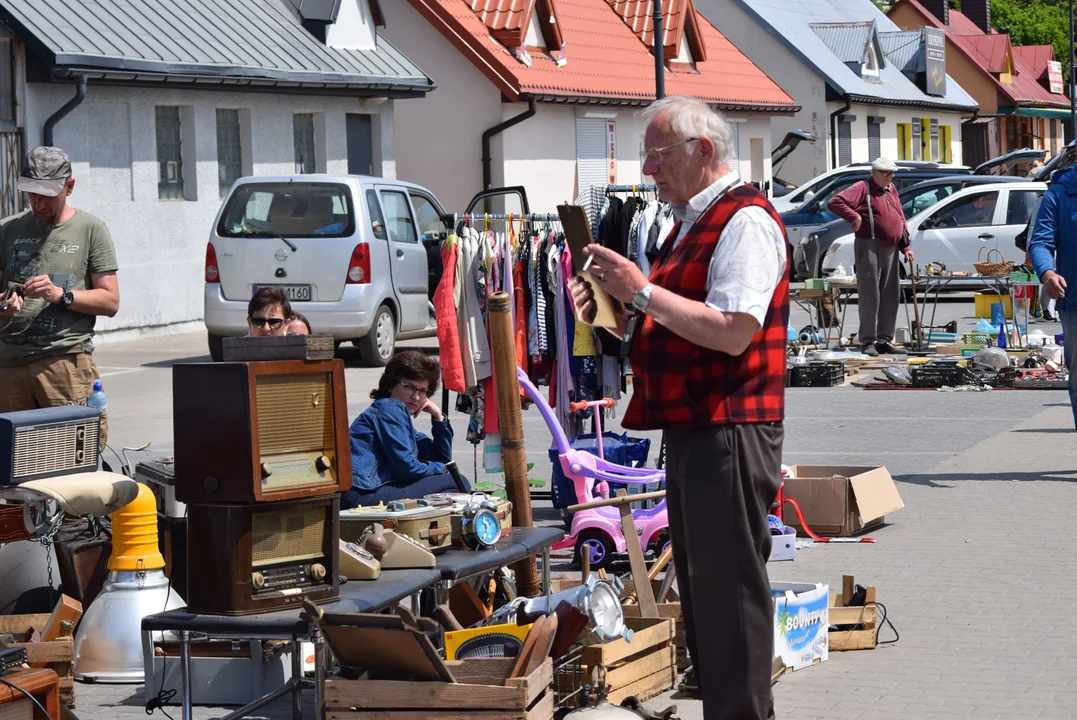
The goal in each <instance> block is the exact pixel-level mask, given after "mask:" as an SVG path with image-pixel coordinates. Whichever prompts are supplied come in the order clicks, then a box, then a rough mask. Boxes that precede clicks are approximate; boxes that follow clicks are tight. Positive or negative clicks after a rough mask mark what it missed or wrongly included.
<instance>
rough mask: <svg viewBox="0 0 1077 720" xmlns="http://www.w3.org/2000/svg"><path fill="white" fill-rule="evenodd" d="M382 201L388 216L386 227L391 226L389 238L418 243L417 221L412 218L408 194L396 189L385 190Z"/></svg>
mask: <svg viewBox="0 0 1077 720" xmlns="http://www.w3.org/2000/svg"><path fill="white" fill-rule="evenodd" d="M381 202H382V205H383V206H384V207H385V215H386V216H387V217H388V223H387V225H386V227H388V228H389V238H390V239H391V240H392V241H393V242H399V243H418V242H419V236H418V235H417V234H416V232H415V221H414V220H412V219H411V207H410V206H409V205H408V196H407V195H405V194H404V193H402V192H397V191H395V190H384V191H382V193H381Z"/></svg>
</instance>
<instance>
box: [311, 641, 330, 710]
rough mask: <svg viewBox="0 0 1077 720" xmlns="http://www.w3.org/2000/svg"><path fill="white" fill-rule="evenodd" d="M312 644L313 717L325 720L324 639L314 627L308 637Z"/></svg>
mask: <svg viewBox="0 0 1077 720" xmlns="http://www.w3.org/2000/svg"><path fill="white" fill-rule="evenodd" d="M310 640H311V642H313V643H314V717H315V720H324V718H325V662H326V660H325V638H324V637H322V632H321V630H319V629H318V628H317V626H315V628H314V632H312V633H311V635H310Z"/></svg>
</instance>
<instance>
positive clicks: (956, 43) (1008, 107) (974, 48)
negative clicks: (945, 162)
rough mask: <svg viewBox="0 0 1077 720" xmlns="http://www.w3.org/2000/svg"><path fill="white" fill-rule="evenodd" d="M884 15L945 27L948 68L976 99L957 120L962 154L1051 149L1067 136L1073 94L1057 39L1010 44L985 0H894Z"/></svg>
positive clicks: (913, 25)
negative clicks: (969, 112) (1066, 88)
mask: <svg viewBox="0 0 1077 720" xmlns="http://www.w3.org/2000/svg"><path fill="white" fill-rule="evenodd" d="M889 16H890V19H891V20H893V21H894V22H895V23H897V25H899V26H900V27H902V28H903V29H905V30H916V29H920V28H923V27H930V28H938V29H940V30H943V31H945V33H946V45H947V50H948V52H947V59H948V65H947V72H949V73H950V74H952V75H953V76H954V78H955V79H957V81H958V82H960V83H961V86H962V87H963V88H965V89H966V90H967V91H968V92H969V94H970V95H972V96H973V97H974V98H976V101H977V103H979V106H980V110H979V112H978V113H977V114H976V116H975V117H973V118H971V119H970V120H968V121H966V122H965V123H964V125H963V127H962V135H963V138H964V144H965V160H966V162H968V163H970V164H976V163H979V162H983V161H984V160H987V159H989V158H992V157H996V156H998V155H1002V154H1005V153H1008V152H1011V151H1013V150H1017V149H1020V148H1036V149H1044V150H1047V152H1048V153H1049V154H1054V153H1056V152H1058V151H1059V150H1060V149H1061V148H1062V146H1063V145H1064V144H1065V139H1064V138H1063V135H1064V128H1065V125H1066V122H1065V121H1066V120H1068V119H1069V117H1070V101H1069V98H1067V97H1066V96H1065V95H1064V94H1063V88H1062V65H1061V64H1060V63H1059V62H1057V61H1056V60H1055V51H1054V47H1052V46H1051V45H1033V46H1028V47H1017V46H1014V45H1013V44H1012V42H1011V39H1010V36H1009V35H1008V34H1006V33H999V32H997V31H996V30H995V29H994V28H993V27H992V25H991V3H990V0H964V2H963V3H962V12H958V11H957V10H952V9H950V7H949V3H947V2H946V0H898V2H897V3H895V4H894V6H893V7H892V8H891V9H890V12H889Z"/></svg>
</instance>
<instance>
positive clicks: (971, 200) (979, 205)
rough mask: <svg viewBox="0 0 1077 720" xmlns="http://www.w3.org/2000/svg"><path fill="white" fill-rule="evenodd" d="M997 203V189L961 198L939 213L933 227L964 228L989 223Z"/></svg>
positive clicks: (993, 215)
mask: <svg viewBox="0 0 1077 720" xmlns="http://www.w3.org/2000/svg"><path fill="white" fill-rule="evenodd" d="M997 203H998V192H997V191H996V192H989V193H979V194H977V195H971V196H969V197H965V198H961V199H960V200H958V201H956V202H955V203H954V204H952V205H950V206H948V207H946V208H944V209H943V210H942V212H940V213H939V215H938V216H937V217H936V223H935V227H938V228H966V227H982V226H985V225H991V224H992V223H993V222H994V219H995V205H996V204H997Z"/></svg>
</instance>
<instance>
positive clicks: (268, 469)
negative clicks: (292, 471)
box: [262, 462, 273, 478]
mask: <svg viewBox="0 0 1077 720" xmlns="http://www.w3.org/2000/svg"><path fill="white" fill-rule="evenodd" d="M272 474H273V466H272V465H270V464H269V463H267V462H264V463H262V477H264V478H267V477H269V476H270V475H272Z"/></svg>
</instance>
